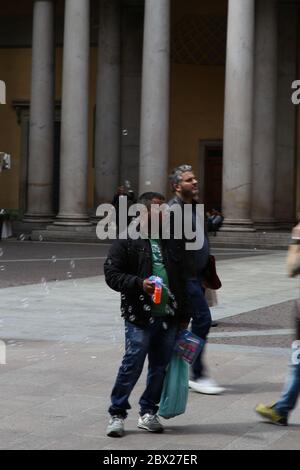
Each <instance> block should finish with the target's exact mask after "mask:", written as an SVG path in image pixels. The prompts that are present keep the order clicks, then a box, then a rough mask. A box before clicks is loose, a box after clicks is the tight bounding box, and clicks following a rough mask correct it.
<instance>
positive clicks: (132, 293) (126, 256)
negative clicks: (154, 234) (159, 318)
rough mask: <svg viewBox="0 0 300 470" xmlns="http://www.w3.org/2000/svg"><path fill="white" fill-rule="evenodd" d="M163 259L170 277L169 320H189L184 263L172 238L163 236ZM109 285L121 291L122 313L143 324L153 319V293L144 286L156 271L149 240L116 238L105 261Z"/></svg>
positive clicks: (140, 324)
mask: <svg viewBox="0 0 300 470" xmlns="http://www.w3.org/2000/svg"><path fill="white" fill-rule="evenodd" d="M161 245H162V254H163V260H164V264H165V267H166V271H167V273H168V278H169V289H170V294H171V295H170V297H169V304H168V305H169V308H170V312H171V315H167V316H166V322H170V323H176V324H179V323H180V322H184V321H188V320H189V317H188V316H187V315H186V313H185V311H184V305H185V284H184V278H183V275H182V274H183V273H182V269H181V265H180V263H178V261H177V260H176V258H174V256H173V254H172V252H171V250H170V247H169V241H168V240H162V241H161ZM104 274H105V280H106V283H107V284H108V286H109V287H110V288H111V289H113V290H115V291H117V292H120V293H121V314H122V317H124V318H125V319H126V320H128V321H130V322H131V323H135V324H136V325H139V326H142V327H143V326H144V327H145V326H147V325H149V323H150V322H151V304H152V300H151V296H150V295H148V294H146V293H145V292H144V290H143V281H144V280H145V279H147V278H149V277H150V276H151V275H152V274H153V271H152V250H151V244H150V241H149V240H145V239H138V240H131V239H128V240H120V239H118V240H115V241H114V243H113V245H112V246H111V248H110V250H109V253H108V257H107V259H106V261H105V264H104Z"/></svg>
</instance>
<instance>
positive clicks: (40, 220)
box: [22, 213, 55, 224]
mask: <svg viewBox="0 0 300 470" xmlns="http://www.w3.org/2000/svg"><path fill="white" fill-rule="evenodd" d="M54 219H55V214H53V213H52V214H30V213H27V214H25V215H24V217H23V219H22V222H25V223H33V224H49V223H51V222H53V220H54Z"/></svg>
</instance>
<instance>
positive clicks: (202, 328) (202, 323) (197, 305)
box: [187, 279, 224, 395]
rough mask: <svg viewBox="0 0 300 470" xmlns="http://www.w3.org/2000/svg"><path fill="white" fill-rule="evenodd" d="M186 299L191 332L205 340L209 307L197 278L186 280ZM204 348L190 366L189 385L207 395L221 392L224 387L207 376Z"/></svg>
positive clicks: (209, 314) (208, 322)
mask: <svg viewBox="0 0 300 470" xmlns="http://www.w3.org/2000/svg"><path fill="white" fill-rule="evenodd" d="M187 299H188V312H189V313H190V315H191V317H192V327H191V329H192V333H194V334H195V335H197V336H199V337H200V338H202V339H203V340H204V341H206V340H207V336H208V334H209V331H210V328H211V323H212V318H211V313H210V309H209V307H208V304H207V301H206V299H205V291H204V289H203V288H202V286H201V281H200V280H199V279H195V280H194V279H191V280H188V281H187ZM203 355H204V349H203V350H202V351H201V353H200V354H199V356H198V357H197V358H196V360H195V362H194V364H193V366H192V380H191V381H190V387H191V388H192V389H193V390H195V391H197V392H199V393H204V394H209V395H215V394H219V393H222V392H223V391H224V388H222V387H219V386H218V385H217V384H216V382H215V381H214V380H212V379H210V378H208V377H207V372H206V369H205V365H204V363H203Z"/></svg>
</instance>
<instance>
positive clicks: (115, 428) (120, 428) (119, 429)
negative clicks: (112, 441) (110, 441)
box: [106, 416, 124, 437]
mask: <svg viewBox="0 0 300 470" xmlns="http://www.w3.org/2000/svg"><path fill="white" fill-rule="evenodd" d="M106 435H107V436H109V437H123V435H124V419H123V418H121V417H120V416H112V417H111V419H110V421H109V423H108V426H107V430H106Z"/></svg>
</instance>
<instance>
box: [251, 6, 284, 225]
mask: <svg viewBox="0 0 300 470" xmlns="http://www.w3.org/2000/svg"><path fill="white" fill-rule="evenodd" d="M256 5H257V7H256V8H257V11H256V49H255V92H254V93H255V96H254V124H253V125H254V134H253V196H252V218H253V221H254V223H255V226H256V227H257V228H261V229H272V228H273V229H274V228H275V180H276V178H275V174H276V171H275V170H276V126H277V120H276V118H277V62H278V60H277V54H278V50H277V42H278V41H277V36H278V22H277V15H278V11H277V1H276V0H259V1H258V2H256Z"/></svg>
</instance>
